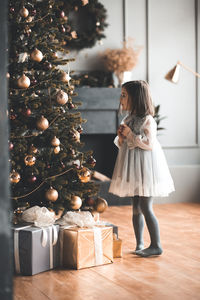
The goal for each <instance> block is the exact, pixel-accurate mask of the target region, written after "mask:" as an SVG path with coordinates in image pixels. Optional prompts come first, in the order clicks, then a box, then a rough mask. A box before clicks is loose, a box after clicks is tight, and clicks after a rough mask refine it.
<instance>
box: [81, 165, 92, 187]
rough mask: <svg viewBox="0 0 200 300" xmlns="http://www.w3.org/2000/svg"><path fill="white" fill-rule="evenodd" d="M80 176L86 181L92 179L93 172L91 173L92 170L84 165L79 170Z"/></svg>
mask: <svg viewBox="0 0 200 300" xmlns="http://www.w3.org/2000/svg"><path fill="white" fill-rule="evenodd" d="M78 177H79V179H80V181H81V182H84V183H86V182H89V181H90V179H91V173H90V171H89V169H88V168H85V167H84V168H82V169H81V171H80V172H79V174H78Z"/></svg>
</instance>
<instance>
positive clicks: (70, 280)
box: [14, 203, 200, 300]
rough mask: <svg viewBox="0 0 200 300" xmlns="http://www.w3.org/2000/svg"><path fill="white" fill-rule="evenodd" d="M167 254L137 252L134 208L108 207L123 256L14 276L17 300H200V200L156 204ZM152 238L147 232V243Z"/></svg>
mask: <svg viewBox="0 0 200 300" xmlns="http://www.w3.org/2000/svg"><path fill="white" fill-rule="evenodd" d="M154 207H155V213H156V215H157V217H158V220H159V223H160V231H161V240H162V246H163V250H164V253H163V255H162V256H160V257H152V258H141V257H137V256H136V255H134V254H133V253H132V252H133V249H134V247H135V241H134V235H133V230H132V224H131V207H130V206H123V207H122V206H119V207H109V208H108V210H107V211H106V212H104V213H103V214H102V215H101V219H103V220H107V221H110V222H112V223H114V224H116V225H118V227H119V237H120V238H121V239H123V258H117V259H115V260H114V263H113V264H110V265H105V266H99V267H94V268H89V269H83V270H79V271H76V270H52V271H48V272H44V273H41V274H37V275H35V276H30V277H20V276H17V277H15V278H14V300H19V299H20V300H47V299H51V300H68V299H70V300H82V299H84V300H100V299H101V300H115V299H119V300H129V299H130V300H137V299H144V300H147V299H148V300H151V299H152V300H187V299H188V300H196V299H200V204H197V203H178V204H157V205H155V206H154ZM148 242H149V238H148V234H147V231H145V243H146V246H147V245H148Z"/></svg>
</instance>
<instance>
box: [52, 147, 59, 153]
mask: <svg viewBox="0 0 200 300" xmlns="http://www.w3.org/2000/svg"><path fill="white" fill-rule="evenodd" d="M53 151H54V153H55V154H58V153H59V152H60V146H57V147H55V148H54V150H53Z"/></svg>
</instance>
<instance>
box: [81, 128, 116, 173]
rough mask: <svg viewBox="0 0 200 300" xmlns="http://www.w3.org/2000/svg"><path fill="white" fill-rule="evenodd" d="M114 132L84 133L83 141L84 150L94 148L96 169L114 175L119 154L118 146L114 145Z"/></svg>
mask: <svg viewBox="0 0 200 300" xmlns="http://www.w3.org/2000/svg"><path fill="white" fill-rule="evenodd" d="M115 136H116V135H114V134H88V135H82V136H81V141H82V142H84V143H85V146H84V148H83V150H93V156H94V158H95V159H96V161H97V162H96V166H95V170H96V171H98V172H100V173H102V174H104V175H106V176H108V177H110V178H111V177H112V172H113V168H114V165H115V160H116V156H117V150H118V149H117V147H116V146H115V145H114V143H113V140H114V138H115Z"/></svg>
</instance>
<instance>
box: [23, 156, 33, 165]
mask: <svg viewBox="0 0 200 300" xmlns="http://www.w3.org/2000/svg"><path fill="white" fill-rule="evenodd" d="M24 162H25V165H26V166H29V167H31V166H33V165H34V164H35V162H36V158H35V156H33V155H26V156H25V158H24Z"/></svg>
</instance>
